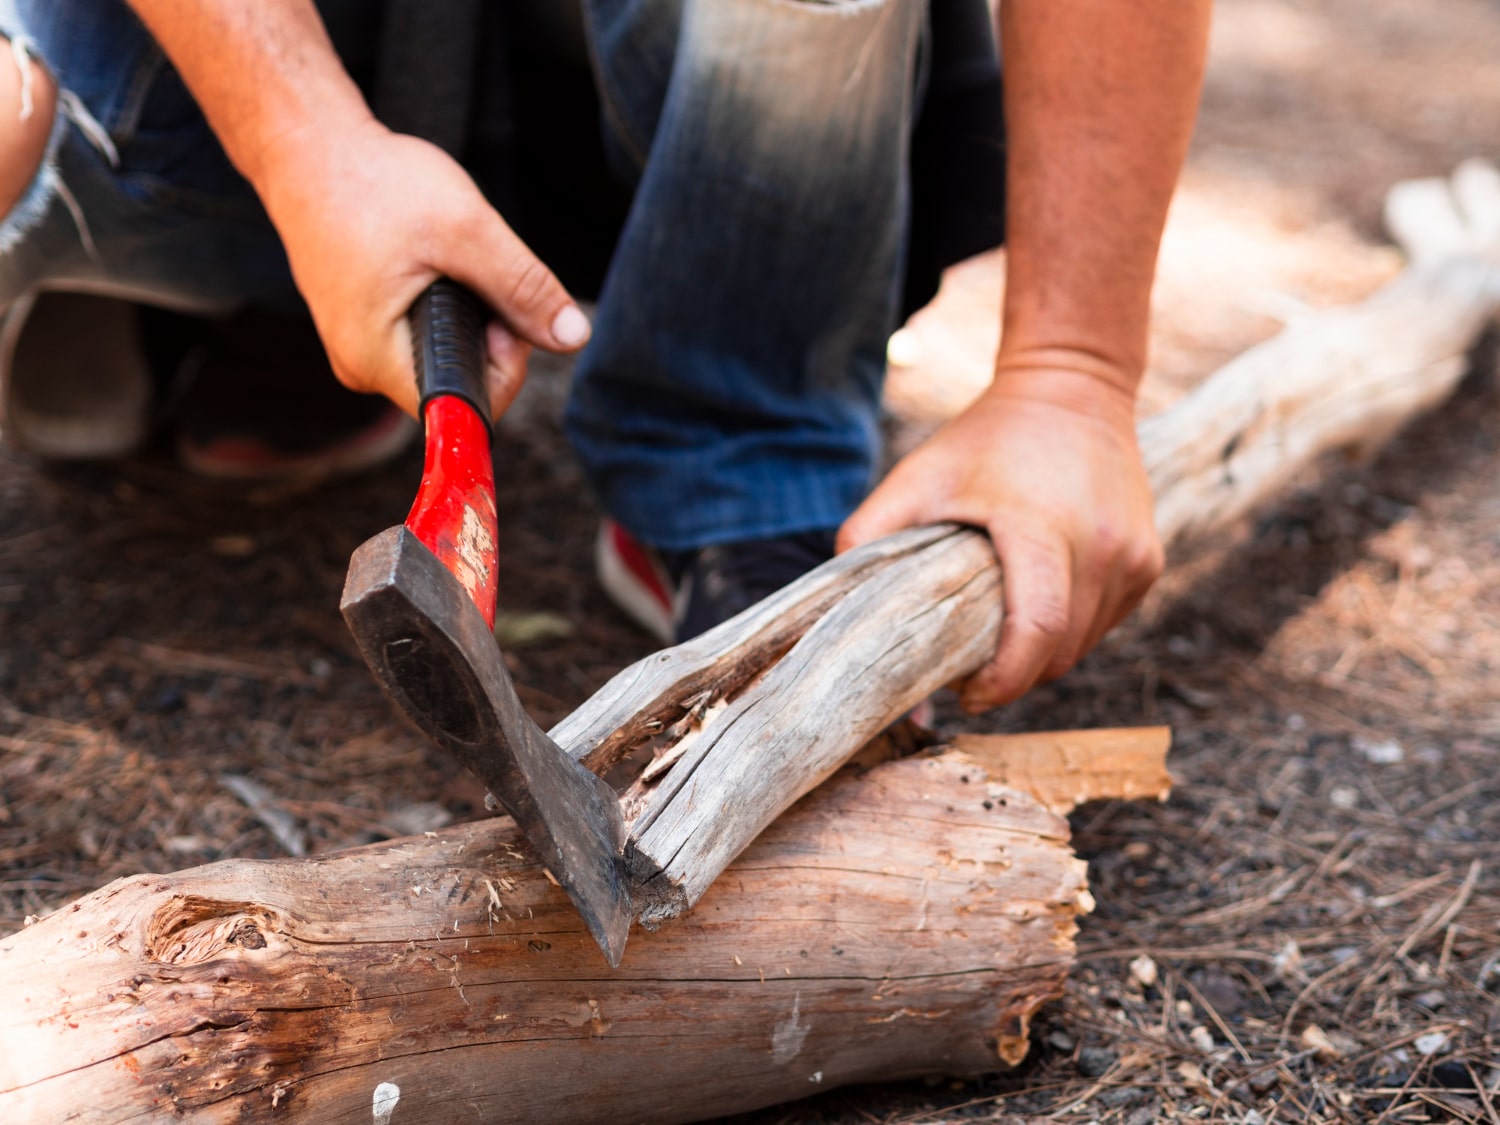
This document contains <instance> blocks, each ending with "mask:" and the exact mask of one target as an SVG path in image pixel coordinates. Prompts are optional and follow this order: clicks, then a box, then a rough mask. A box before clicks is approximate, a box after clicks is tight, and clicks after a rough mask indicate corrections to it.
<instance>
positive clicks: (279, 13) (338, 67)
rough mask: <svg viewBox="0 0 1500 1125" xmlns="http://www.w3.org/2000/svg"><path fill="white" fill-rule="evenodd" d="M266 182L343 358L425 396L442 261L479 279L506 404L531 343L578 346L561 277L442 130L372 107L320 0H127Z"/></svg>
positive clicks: (444, 269)
mask: <svg viewBox="0 0 1500 1125" xmlns="http://www.w3.org/2000/svg"><path fill="white" fill-rule="evenodd" d="M129 2H130V4H131V7H132V8H134V9H135V11H136V13H137V14H138V15H139V16H140V17H141V19H142V20H143V21H144V22H145V24H146V26H147V27H148V28H149V29H150V30H151V33H152V34H153V35H154V36H155V37H156V39H157V41H158V42H159V43H160V44H161V45H162V48H163V50H165V51H166V53H167V55H168V57H169V58H170V59H171V60H172V62H173V63H174V64H175V65H176V67H177V69H178V71H179V72H180V73H181V74H182V77H183V79H184V81H186V83H187V85H188V87H189V89H190V90H192V92H193V96H194V97H195V98H196V99H197V101H198V104H199V105H200V106H201V107H202V108H203V111H204V114H205V115H206V116H207V118H208V121H209V124H210V125H211V126H212V127H213V129H214V132H215V134H217V136H218V137H219V139H220V141H221V142H222V144H223V145H224V149H225V151H226V152H227V153H228V154H229V158H230V159H231V160H232V161H233V162H234V164H235V166H236V167H237V168H238V169H239V170H240V171H241V172H242V173H243V174H244V175H245V177H246V178H247V179H248V180H249V181H250V183H251V184H252V185H253V186H254V187H255V190H256V192H257V194H259V196H260V198H261V200H262V202H264V204H265V206H266V210H267V212H268V213H269V214H270V216H271V221H272V223H273V224H274V225H275V226H276V229H277V232H278V233H279V234H280V235H281V239H282V242H283V243H284V244H285V246H286V249H287V254H288V256H289V258H290V259H291V265H292V273H293V275H294V277H295V279H296V282H297V287H298V289H299V290H300V291H301V292H302V295H303V297H304V298H305V299H306V300H307V303H308V306H309V307H310V308H311V310H312V314H313V318H314V319H315V320H316V321H317V325H318V331H319V334H320V335H321V336H322V338H323V343H324V346H325V347H326V348H327V349H328V354H329V358H330V360H331V361H332V363H333V368H334V371H335V373H336V374H337V375H338V376H339V378H340V379H341V380H343V381H344V382H345V383H346V384H348V385H349V386H351V387H353V388H354V389H356V390H364V391H378V392H380V393H382V394H384V395H386V396H387V397H389V398H390V399H391V400H392V401H394V402H396V403H397V404H398V405H400V406H402V407H403V408H405V409H406V410H407V411H409V412H414V411H415V409H416V388H415V385H414V382H413V375H412V359H411V345H410V336H409V333H408V330H407V326H406V313H407V310H408V309H409V308H410V307H411V304H412V302H413V301H414V300H415V299H416V297H417V296H418V294H420V293H421V291H422V290H423V289H424V288H426V286H427V285H428V284H430V283H431V282H432V281H433V280H435V279H436V278H437V277H439V276H440V275H445V276H448V277H452V278H454V279H455V280H457V281H460V282H462V283H463V284H465V285H467V286H469V287H470V288H471V289H473V290H474V291H475V292H476V293H478V294H479V296H480V297H481V298H483V299H484V300H485V301H486V302H487V303H488V304H489V306H490V307H491V309H492V310H494V312H495V313H496V315H497V317H498V318H499V320H498V321H496V322H495V323H493V324H492V325H491V326H490V330H489V332H488V343H489V349H488V350H489V354H490V368H489V373H488V374H489V381H490V391H491V397H492V399H493V400H494V407H495V412H496V415H497V416H498V414H499V413H500V412H501V411H503V410H504V408H505V407H506V406H507V405H509V401H510V399H511V398H512V397H514V394H515V391H516V390H517V389H519V386H520V381H521V378H522V377H523V375H524V371H525V362H526V353H527V350H528V348H529V345H530V344H536V345H538V346H540V347H544V348H549V349H553V350H559V351H571V350H573V349H575V348H578V347H581V346H582V345H583V343H584V342H585V340H586V339H587V337H588V322H587V321H586V320H585V319H584V316H583V314H582V313H581V312H580V311H579V310H578V308H577V306H576V305H574V304H573V302H572V300H571V299H570V298H569V297H568V295H567V293H566V292H565V291H564V290H563V287H562V285H561V284H560V283H559V282H558V280H557V279H556V277H554V276H553V275H552V273H551V271H550V270H548V269H547V267H546V266H544V265H543V264H542V263H541V262H540V261H539V260H537V258H536V257H535V256H534V255H533V254H532V253H531V252H530V251H529V250H528V249H527V248H526V246H525V245H524V244H523V243H522V242H521V240H520V239H518V238H517V237H516V235H515V234H514V233H513V232H512V231H511V230H510V228H509V227H508V226H506V224H505V222H504V221H503V220H502V219H501V218H500V216H499V215H498V214H497V213H496V212H495V211H494V210H493V209H492V208H491V207H490V206H489V205H488V204H487V203H486V202H485V200H484V198H483V196H482V195H481V194H480V192H479V190H478V189H477V188H476V187H475V186H474V183H473V182H472V181H471V180H470V178H469V176H468V175H467V174H466V173H465V172H464V171H463V169H462V168H461V167H459V165H458V164H457V163H456V162H455V161H453V160H451V159H450V158H449V157H448V156H447V155H445V154H444V153H443V152H441V151H440V150H439V149H437V148H436V147H434V146H433V145H430V144H427V143H426V142H424V141H420V140H416V139H414V138H411V137H403V136H399V135H397V134H394V133H392V132H390V131H389V130H388V129H386V128H385V127H383V126H382V125H381V124H380V123H379V122H378V121H376V120H375V118H374V116H373V115H372V114H371V112H370V109H369V107H368V106H367V105H366V104H365V101H364V98H363V97H362V96H361V94H360V92H359V89H358V88H357V87H356V86H355V84H354V82H353V80H352V79H350V77H349V75H348V74H347V73H346V72H345V70H344V68H343V66H342V64H341V63H340V62H339V59H338V57H337V55H336V54H335V53H334V49H333V45H332V44H331V43H330V42H329V40H328V36H327V33H326V32H325V31H324V28H323V25H322V22H321V20H320V19H319V17H318V14H317V11H316V9H315V8H314V6H313V2H312V0H255V2H254V3H244V0H129Z"/></svg>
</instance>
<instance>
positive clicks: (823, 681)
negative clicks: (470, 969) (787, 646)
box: [626, 529, 1000, 925]
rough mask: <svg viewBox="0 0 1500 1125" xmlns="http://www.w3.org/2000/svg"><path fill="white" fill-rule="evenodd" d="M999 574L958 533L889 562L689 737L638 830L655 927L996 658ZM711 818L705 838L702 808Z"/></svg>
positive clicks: (630, 851) (634, 863)
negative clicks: (858, 757)
mask: <svg viewBox="0 0 1500 1125" xmlns="http://www.w3.org/2000/svg"><path fill="white" fill-rule="evenodd" d="M999 593H1000V572H999V568H998V567H996V565H995V556H994V552H993V551H992V550H991V549H990V546H989V544H988V542H987V541H985V540H984V539H982V538H981V537H979V536H976V535H972V534H969V533H967V532H961V531H958V530H957V529H954V532H953V534H951V535H948V536H944V537H942V538H939V539H936V540H934V541H933V542H932V543H930V544H928V545H927V546H926V547H925V548H923V549H921V550H917V551H913V552H912V553H910V554H909V555H906V556H905V557H902V558H893V559H888V560H886V561H885V563H884V564H883V565H882V566H881V567H880V568H879V571H878V573H876V574H874V575H872V576H871V577H869V578H867V579H866V580H865V581H864V582H863V583H861V584H860V585H859V586H857V587H856V588H855V589H854V590H852V591H851V592H850V593H848V594H847V595H846V596H845V597H844V598H843V600H841V601H840V602H838V603H837V604H836V605H835V606H833V608H832V609H830V610H829V611H828V613H827V614H826V615H825V616H824V617H823V618H822V619H821V620H819V621H818V622H817V623H816V624H815V625H813V626H812V628H811V629H810V630H808V632H807V633H806V634H805V635H804V636H803V638H802V639H801V640H800V641H799V642H798V643H797V644H796V646H795V647H793V648H792V650H791V651H790V652H789V653H788V654H787V655H786V656H785V657H783V658H782V659H781V660H779V661H777V662H776V663H775V664H774V665H772V666H771V667H770V668H769V669H768V670H767V671H766V673H765V675H764V677H763V678H762V679H761V680H760V681H759V682H757V683H756V684H755V685H754V687H753V689H751V690H749V691H746V692H745V693H744V694H742V695H740V696H739V697H738V698H737V699H735V700H733V701H732V702H731V703H729V705H728V706H727V707H726V708H725V709H724V710H723V711H722V712H720V713H719V714H717V715H716V716H714V717H713V720H712V721H711V722H709V723H708V724H706V726H705V727H704V729H703V731H702V732H701V733H700V734H699V735H698V737H697V738H696V739H695V740H694V741H693V742H692V745H691V747H690V748H689V749H688V750H687V752H686V754H685V755H684V756H683V758H682V759H681V760H680V761H679V762H678V763H677V764H676V765H675V766H673V767H672V769H671V770H670V772H668V773H667V774H666V776H665V779H664V781H663V782H662V784H661V785H660V787H659V788H658V789H657V790H656V792H655V793H654V794H653V795H652V797H651V799H650V801H649V803H648V804H647V806H646V808H645V811H644V812H642V813H641V815H640V816H638V817H637V818H636V819H635V821H634V823H633V824H632V825H631V831H630V841H629V844H628V845H627V849H626V855H627V859H628V862H629V866H630V871H631V877H632V884H633V893H634V894H635V896H636V899H637V901H636V910H637V913H638V916H639V917H640V919H641V921H642V922H643V923H645V924H646V925H652V924H654V923H655V922H656V921H657V920H658V919H661V918H669V917H672V916H674V915H676V914H679V913H681V911H682V910H684V909H686V908H687V907H688V906H690V905H691V904H692V903H694V902H696V901H698V899H699V898H700V897H701V896H702V894H703V892H704V891H706V890H707V889H708V887H709V884H711V883H712V882H713V880H714V878H715V877H716V876H717V874H718V872H720V871H722V870H723V869H724V867H725V866H726V865H727V864H728V863H729V861H730V860H732V859H733V858H734V857H735V856H736V855H738V854H739V852H740V850H741V849H742V848H743V847H744V845H745V843H747V842H748V841H749V840H751V839H754V838H755V836H756V835H758V834H759V833H760V831H761V830H762V828H764V826H765V825H766V824H767V823H769V822H770V821H771V820H774V819H775V818H776V817H777V816H779V815H780V814H781V812H782V811H783V810H784V809H785V808H786V807H787V806H789V805H790V804H791V803H792V802H793V801H795V800H796V799H797V798H798V797H800V796H802V795H803V794H804V793H806V792H807V791H808V790H810V789H812V788H813V787H814V786H815V785H817V784H818V783H819V782H821V781H822V780H824V779H825V778H826V777H828V776H829V775H830V774H831V773H832V772H833V771H834V770H836V769H838V767H839V766H841V765H842V764H843V763H844V762H845V761H846V760H847V759H848V758H849V756H850V755H851V754H853V753H854V752H855V751H856V750H858V749H859V748H860V747H861V746H863V745H864V744H865V743H866V742H868V741H869V740H870V739H871V738H873V737H874V736H875V735H876V734H878V733H879V732H880V731H881V730H882V729H883V728H884V727H886V726H888V725H889V724H890V723H891V722H892V720H893V719H895V718H896V717H898V716H900V715H901V714H903V713H904V712H905V711H907V710H909V709H910V708H912V707H914V706H916V704H918V703H920V702H921V701H922V700H923V699H925V698H926V697H927V696H928V695H930V694H931V693H932V692H933V691H935V690H937V689H938V688H940V687H942V686H943V685H944V684H945V683H947V682H948V681H949V680H951V679H953V678H954V677H955V676H958V675H961V674H962V673H964V672H967V671H969V670H971V669H972V668H974V667H975V665H976V664H978V663H980V662H982V661H983V660H984V659H985V657H986V656H987V655H988V654H989V653H991V652H993V651H994V648H995V642H996V640H997V638H998V633H999V628H1000V598H999ZM704 809H711V810H714V811H715V816H714V823H713V825H712V826H711V829H710V830H709V831H703V830H702V828H703V827H704V825H703V822H702V821H701V820H700V815H699V814H700V810H704Z"/></svg>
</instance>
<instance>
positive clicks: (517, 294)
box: [509, 258, 553, 311]
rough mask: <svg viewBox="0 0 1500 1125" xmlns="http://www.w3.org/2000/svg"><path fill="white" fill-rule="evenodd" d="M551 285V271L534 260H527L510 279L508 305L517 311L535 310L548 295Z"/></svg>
mask: <svg viewBox="0 0 1500 1125" xmlns="http://www.w3.org/2000/svg"><path fill="white" fill-rule="evenodd" d="M552 285H553V281H552V271H551V270H549V269H548V268H547V267H546V266H544V265H542V263H541V262H539V261H537V260H536V259H535V258H528V259H527V260H526V261H524V262H523V263H522V264H521V267H520V269H519V270H518V271H517V272H516V273H515V275H514V276H513V277H512V278H511V282H510V287H509V299H510V303H511V305H512V306H514V307H516V308H519V309H525V310H528V311H529V310H532V309H536V308H538V307H539V306H540V305H541V304H542V303H543V302H544V301H545V300H546V299H547V297H548V296H549V295H550V293H551V291H552Z"/></svg>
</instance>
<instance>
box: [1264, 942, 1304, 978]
mask: <svg viewBox="0 0 1500 1125" xmlns="http://www.w3.org/2000/svg"><path fill="white" fill-rule="evenodd" d="M1271 969H1272V971H1273V972H1275V974H1276V975H1277V976H1278V977H1280V978H1281V979H1282V980H1285V979H1286V978H1287V977H1295V976H1300V975H1301V974H1302V947H1301V946H1299V945H1298V944H1297V943H1296V942H1295V941H1293V940H1292V939H1291V938H1287V940H1286V944H1285V945H1283V946H1282V947H1281V948H1280V949H1279V950H1278V951H1277V953H1276V956H1275V957H1273V958H1272V959H1271Z"/></svg>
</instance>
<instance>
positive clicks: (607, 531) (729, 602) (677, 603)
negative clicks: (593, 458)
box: [595, 519, 834, 645]
mask: <svg viewBox="0 0 1500 1125" xmlns="http://www.w3.org/2000/svg"><path fill="white" fill-rule="evenodd" d="M833 539H834V532H833V531H832V530H818V531H807V532H799V533H796V534H792V535H781V536H775V537H772V538H769V539H745V540H740V541H738V542H734V543H716V544H713V545H711V546H708V547H700V548H699V549H698V550H696V551H659V550H657V549H655V548H653V547H649V546H647V545H645V544H644V543H642V542H640V540H638V539H636V538H635V537H634V536H633V535H631V534H630V533H629V532H628V531H626V530H625V529H624V528H623V527H621V526H620V525H619V524H617V523H615V522H614V521H613V520H609V519H606V520H604V521H603V523H601V524H600V526H599V538H598V540H597V543H596V547H595V564H596V566H597V568H598V572H599V582H600V585H602V586H603V587H604V591H605V593H607V594H608V595H609V596H610V598H611V599H613V601H614V603H615V604H616V605H618V606H619V607H620V608H621V609H622V610H624V612H625V614H626V615H627V616H628V617H629V618H630V619H631V620H632V621H634V622H636V623H637V624H638V625H640V626H641V627H642V628H643V629H645V630H646V631H647V632H648V633H650V634H651V635H652V636H653V637H655V638H656V639H657V640H658V641H660V642H661V643H662V644H664V645H665V644H673V643H680V642H682V641H686V640H690V639H691V638H693V637H696V636H698V634H700V633H705V632H707V631H708V630H709V629H712V628H713V627H714V626H715V625H718V624H720V623H721V622H724V621H728V620H729V619H730V618H731V617H734V616H736V615H738V614H740V613H742V612H744V611H745V610H747V609H749V608H750V607H751V606H753V605H755V603H757V602H759V601H760V600H761V599H763V598H766V597H769V596H770V595H771V594H774V593H775V592H776V591H777V590H780V589H781V588H782V587H783V586H786V585H788V584H790V583H792V582H795V581H796V580H797V579H798V578H801V577H802V576H803V575H804V574H806V573H807V572H808V571H810V570H812V569H814V568H815V567H818V566H820V565H822V564H823V563H825V562H827V561H828V560H829V559H831V558H833Z"/></svg>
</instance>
